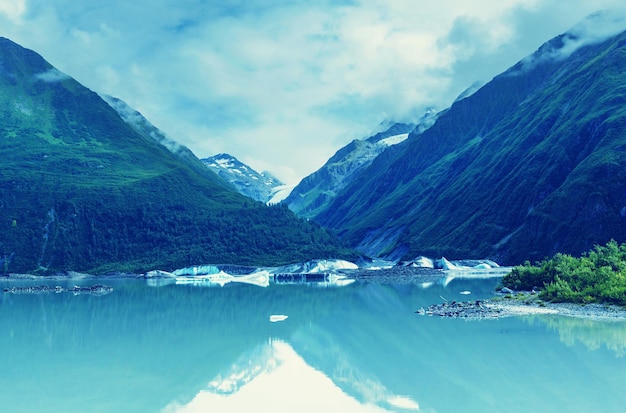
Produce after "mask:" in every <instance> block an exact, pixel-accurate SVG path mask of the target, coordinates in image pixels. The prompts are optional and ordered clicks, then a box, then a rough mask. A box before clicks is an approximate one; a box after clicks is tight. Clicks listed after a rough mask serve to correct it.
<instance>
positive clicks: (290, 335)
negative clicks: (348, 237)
mask: <svg viewBox="0 0 626 413" xmlns="http://www.w3.org/2000/svg"><path fill="white" fill-rule="evenodd" d="M75 283H76V282H75V281H63V282H56V283H53V284H52V285H61V286H64V287H71V286H73V285H74V284H75ZM82 283H83V284H84V285H93V284H95V283H94V282H87V281H83V282H82ZM496 283H497V280H496V279H486V280H475V279H453V280H452V281H450V282H448V283H447V284H446V285H444V283H435V284H433V285H425V284H421V283H404V284H380V283H375V282H361V281H359V282H355V283H353V284H350V285H347V286H343V287H326V288H321V287H320V286H319V285H317V286H316V285H302V284H293V285H276V284H271V285H270V286H269V287H266V288H263V287H258V286H254V285H230V284H229V285H225V286H224V287H211V288H202V287H195V286H181V285H168V286H162V287H152V286H149V285H147V283H146V282H145V280H115V281H107V282H105V284H107V285H112V286H113V287H114V291H113V292H112V293H110V294H108V295H104V296H90V295H76V296H75V295H72V294H70V293H60V294H55V293H48V294H38V295H20V294H10V293H2V294H3V295H2V296H1V304H0V312H1V314H0V351H1V354H2V363H1V365H0V412H38V413H44V412H64V413H69V412H92V413H95V412H116V413H117V412H164V413H187V412H273V413H274V412H325V413H329V412H412V411H420V412H438V413H443V412H482V413H484V412H564V413H565V412H568V413H572V412H623V411H624V409H625V406H626V323H624V322H615V321H613V322H610V321H592V320H585V319H575V318H567V317H561V316H555V315H533V316H520V317H512V318H503V319H498V320H481V321H467V320H463V319H444V318H437V317H429V316H421V315H418V314H416V313H415V311H416V310H418V309H419V308H420V307H423V306H424V307H425V306H428V305H429V304H433V303H440V302H441V301H442V299H444V298H445V299H447V300H475V299H479V298H484V297H488V296H491V293H492V291H493V289H494V287H495V285H496ZM23 284H24V283H20V285H23ZM9 285H15V283H14V284H8V283H7V282H3V283H0V287H6V286H9ZM461 292H464V293H465V294H463V295H462V294H461ZM467 292H470V293H471V294H467ZM272 316H274V317H272ZM285 316H286V318H285Z"/></svg>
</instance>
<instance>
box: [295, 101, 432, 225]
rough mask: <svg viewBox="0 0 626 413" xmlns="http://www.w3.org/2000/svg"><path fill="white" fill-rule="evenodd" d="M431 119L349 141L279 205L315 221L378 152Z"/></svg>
mask: <svg viewBox="0 0 626 413" xmlns="http://www.w3.org/2000/svg"><path fill="white" fill-rule="evenodd" d="M434 119H435V113H434V111H429V112H427V113H426V114H425V115H424V116H423V117H422V119H421V121H420V122H419V124H418V125H419V126H417V125H414V124H405V123H394V124H393V125H391V126H390V127H389V128H388V129H386V130H385V131H383V132H380V133H377V134H375V135H373V136H370V137H369V138H365V139H355V140H353V141H352V142H350V143H349V144H348V145H346V146H344V147H343V148H341V149H340V150H338V151H337V153H335V155H333V156H332V158H330V159H329V160H328V162H326V164H324V166H322V167H321V168H320V169H319V170H317V171H316V172H314V173H312V174H311V175H309V176H307V177H305V178H304V179H303V180H302V181H301V182H300V183H299V184H298V185H297V186H296V187H295V188H294V189H293V191H291V194H290V195H289V196H288V197H287V198H286V199H285V200H284V201H283V203H285V204H287V205H288V206H289V209H291V210H292V211H294V212H295V213H296V214H298V215H299V216H302V217H306V218H315V217H316V216H317V214H319V213H320V212H322V211H324V210H325V209H326V208H327V207H328V206H329V205H330V204H331V202H332V201H333V200H334V199H335V197H336V196H337V194H338V193H339V192H340V191H341V190H342V189H343V188H345V187H346V186H347V185H348V184H349V183H350V181H351V180H352V179H353V178H354V177H355V176H357V175H358V174H359V173H360V172H361V171H363V170H364V169H365V168H367V167H368V166H369V165H371V163H372V162H373V161H374V159H375V158H376V157H377V156H378V155H380V153H381V152H383V151H384V150H386V149H387V148H389V147H390V146H394V145H398V144H400V143H402V142H404V141H405V140H406V139H407V137H408V135H409V132H411V131H412V130H414V129H415V128H416V127H421V128H427V127H428V126H430V125H431V124H432V122H434Z"/></svg>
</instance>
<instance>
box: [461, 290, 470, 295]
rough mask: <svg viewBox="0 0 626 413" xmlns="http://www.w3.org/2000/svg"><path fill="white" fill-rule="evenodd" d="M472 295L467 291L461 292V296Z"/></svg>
mask: <svg viewBox="0 0 626 413" xmlns="http://www.w3.org/2000/svg"><path fill="white" fill-rule="evenodd" d="M471 293H472V292H471V291H467V290H465V291H461V292H460V293H459V294H461V295H470V294H471Z"/></svg>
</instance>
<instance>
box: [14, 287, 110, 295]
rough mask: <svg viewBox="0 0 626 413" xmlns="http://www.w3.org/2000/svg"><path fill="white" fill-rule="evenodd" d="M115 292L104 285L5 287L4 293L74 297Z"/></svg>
mask: <svg viewBox="0 0 626 413" xmlns="http://www.w3.org/2000/svg"><path fill="white" fill-rule="evenodd" d="M112 291H113V287H111V286H109V285H104V284H95V285H92V286H78V285H75V286H74V287H72V288H63V287H61V286H58V285H57V286H54V287H51V286H49V285H29V286H15V287H5V288H4V292H5V293H8V294H49V293H55V294H60V293H71V294H74V295H80V294H88V295H107V294H110V293H111V292H112Z"/></svg>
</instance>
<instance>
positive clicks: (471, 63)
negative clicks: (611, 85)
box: [0, 0, 626, 184]
mask: <svg viewBox="0 0 626 413" xmlns="http://www.w3.org/2000/svg"><path fill="white" fill-rule="evenodd" d="M624 3H626V2H624V1H623V0H476V1H467V0H438V1H434V2H433V1H425V0H334V1H333V0H282V1H279V0H221V1H217V0H134V1H132V2H131V1H127V0H81V1H75V0H0V36H4V37H7V38H9V39H11V40H13V41H15V42H16V43H18V44H20V45H22V46H24V47H27V48H29V49H32V50H34V51H36V52H38V53H39V54H41V55H42V56H43V57H44V58H45V59H46V60H48V61H49V62H50V63H51V64H52V65H54V66H55V67H57V68H58V69H59V70H61V71H62V72H64V73H66V74H68V75H70V76H72V77H73V78H75V79H76V80H78V81H79V82H81V83H82V84H83V85H85V86H87V87H88V88H90V89H92V90H93V91H95V92H97V93H100V94H108V95H113V96H115V97H118V98H120V99H122V100H124V101H126V102H127V103H128V104H129V105H131V106H132V107H133V108H135V109H136V110H138V111H139V112H141V113H142V114H143V115H144V116H145V117H146V118H147V119H148V120H149V121H150V122H152V123H153V124H154V125H156V126H157V127H159V128H160V129H162V130H163V131H164V132H165V133H166V134H167V135H168V136H169V137H170V138H172V139H174V140H176V141H178V142H179V143H181V144H183V145H186V146H187V147H189V148H190V149H191V150H192V151H193V152H194V153H195V154H196V155H197V156H198V157H200V158H202V157H207V156H211V155H215V154H218V153H222V152H226V153H230V154H231V155H234V156H235V157H237V158H238V159H239V160H241V161H242V162H245V163H247V164H248V165H250V166H252V167H253V168H254V169H256V170H257V171H259V172H261V171H266V170H267V171H269V172H271V173H272V174H274V175H276V176H277V177H278V178H279V179H281V180H282V181H283V182H285V183H288V184H296V183H297V182H299V180H300V179H302V178H303V177H304V176H306V175H308V174H310V173H312V172H314V171H315V170H317V169H319V168H320V167H321V166H322V165H323V164H324V163H325V162H326V161H327V160H328V159H329V158H330V157H331V156H332V155H333V154H334V153H335V152H336V151H337V150H338V149H340V148H341V147H343V146H344V145H346V144H348V143H349V142H350V141H352V140H353V139H356V138H364V137H367V136H370V135H371V134H372V133H374V132H377V131H379V130H380V128H381V125H382V124H385V123H389V122H411V121H415V120H416V119H418V118H419V117H420V115H421V114H422V113H423V112H424V111H425V110H427V109H428V108H435V109H437V110H441V109H444V108H446V107H448V106H449V105H450V104H451V103H452V102H453V101H454V99H455V98H456V97H457V96H458V95H459V94H460V93H462V92H463V91H464V90H465V89H466V88H468V87H469V86H470V85H472V84H473V83H475V82H483V83H484V82H487V81H489V80H490V79H492V78H493V77H494V76H496V75H497V74H499V73H501V72H503V71H504V70H506V69H507V68H508V67H510V66H512V65H513V64H515V63H516V62H517V61H519V60H521V59H522V58H524V57H525V56H527V55H529V54H531V53H532V52H534V51H535V50H536V49H537V48H538V47H539V46H540V45H541V44H542V43H544V42H545V41H547V40H549V39H550V38H552V37H554V36H556V35H558V34H560V33H563V32H565V31H567V30H568V29H569V28H570V27H572V26H574V25H575V24H576V23H578V22H579V21H581V20H582V19H584V18H585V17H586V16H587V15H589V14H590V13H592V12H594V11H596V10H601V9H614V10H624V9H626V4H624ZM625 29H626V25H625Z"/></svg>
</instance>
